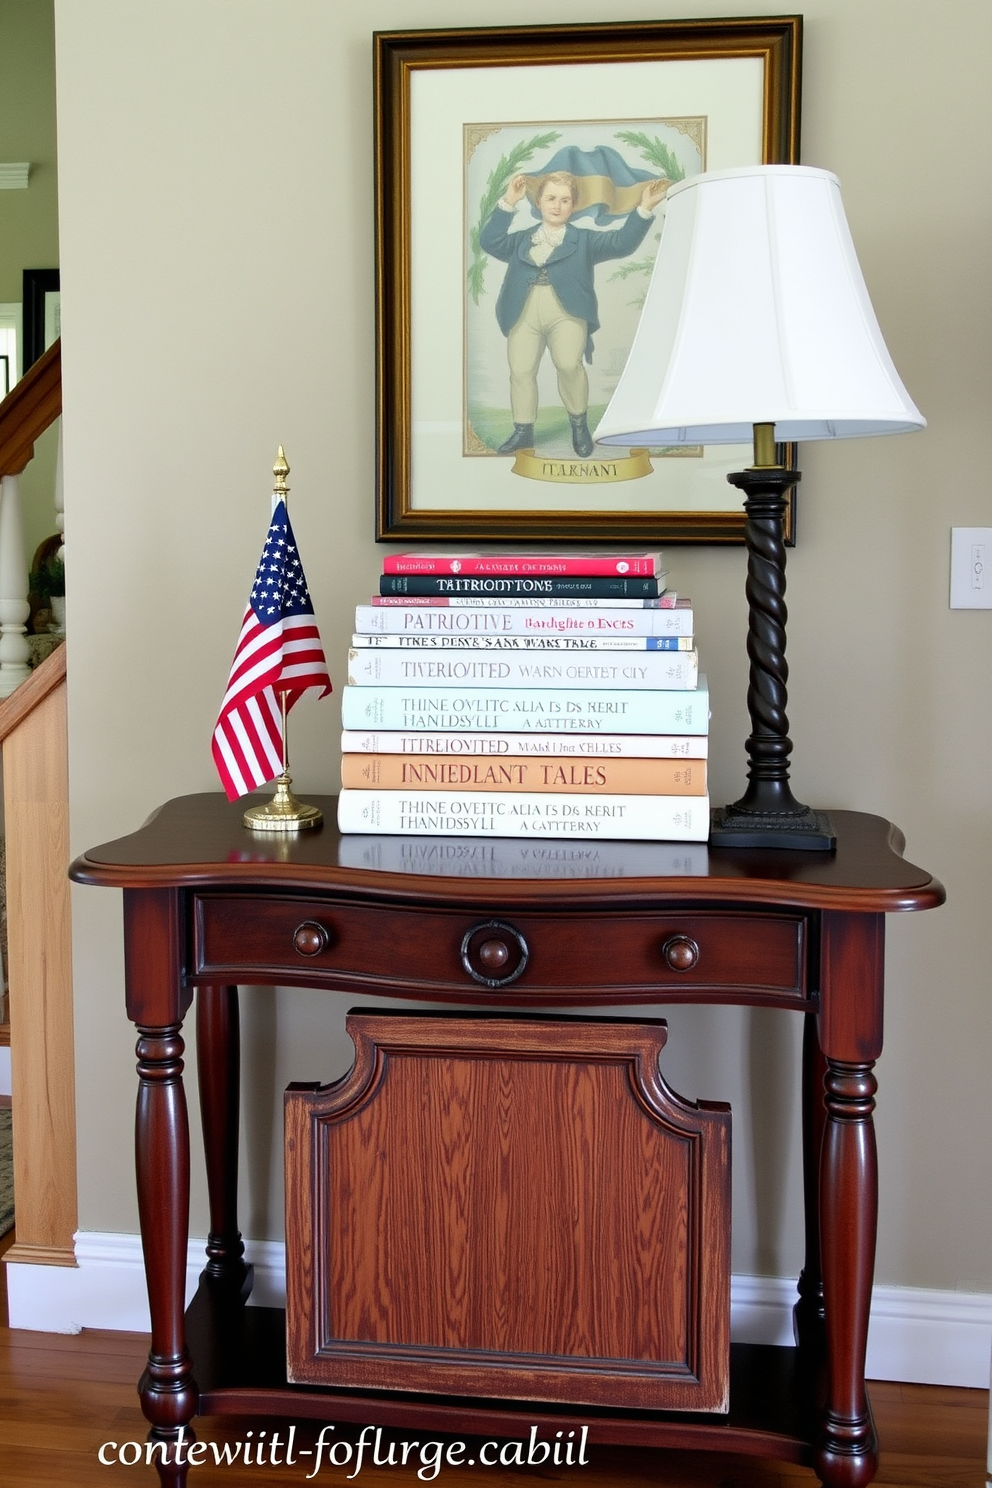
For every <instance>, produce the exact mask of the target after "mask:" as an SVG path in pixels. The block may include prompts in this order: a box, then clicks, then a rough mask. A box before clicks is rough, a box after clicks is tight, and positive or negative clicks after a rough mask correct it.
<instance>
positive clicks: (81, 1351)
mask: <svg viewBox="0 0 992 1488" xmlns="http://www.w3.org/2000/svg"><path fill="white" fill-rule="evenodd" d="M0 1269H2V1268H0ZM145 1349H146V1343H145V1340H144V1339H143V1338H142V1337H141V1336H140V1335H137V1334H133V1333H103V1332H90V1331H86V1332H84V1333H81V1334H79V1335H77V1336H75V1337H66V1336H62V1335H58V1334H50V1333H26V1332H12V1331H10V1330H9V1329H6V1328H0V1480H2V1482H3V1483H4V1484H5V1485H8V1484H9V1485H10V1488H68V1485H72V1488H91V1485H92V1488H96V1485H108V1488H112V1485H114V1484H121V1485H123V1484H126V1483H130V1484H132V1485H134V1488H138V1485H140V1484H143V1483H147V1484H148V1485H149V1488H152V1485H154V1484H155V1483H156V1482H157V1475H156V1473H155V1471H154V1469H151V1468H148V1467H145V1466H143V1465H142V1466H138V1467H126V1466H121V1465H119V1464H114V1465H111V1466H103V1465H101V1464H100V1462H99V1461H98V1459H97V1452H98V1449H99V1448H100V1446H101V1444H102V1443H104V1442H108V1441H116V1442H118V1443H122V1442H142V1441H143V1440H144V1435H145V1423H144V1420H143V1418H142V1416H141V1412H140V1410H139V1408H138V1404H137V1398H136V1395H135V1388H134V1386H135V1380H136V1379H137V1377H138V1374H139V1373H140V1371H141V1367H142V1365H143V1362H144V1356H145ZM871 1395H872V1402H873V1405H874V1409H875V1415H876V1419H877V1422H878V1429H879V1434H880V1436H881V1439H882V1442H883V1451H882V1460H881V1466H880V1470H879V1474H878V1477H877V1478H876V1480H875V1481H876V1482H877V1483H878V1484H880V1485H885V1488H985V1482H986V1479H985V1450H986V1427H987V1422H988V1392H987V1391H984V1390H951V1389H936V1388H929V1387H926V1386H922V1385H898V1384H875V1385H873V1386H872V1387H871ZM197 1429H198V1434H199V1436H200V1439H201V1440H205V1441H216V1442H218V1443H222V1442H224V1441H230V1442H232V1443H233V1442H236V1441H238V1440H239V1439H240V1440H241V1441H244V1440H254V1441H256V1442H257V1441H258V1440H259V1433H260V1432H261V1431H263V1430H268V1431H269V1432H270V1438H269V1439H270V1440H271V1431H273V1430H278V1431H279V1433H280V1435H281V1437H282V1440H283V1441H285V1437H286V1431H287V1423H286V1422H275V1421H271V1422H270V1421H259V1420H252V1421H242V1422H236V1421H230V1420H225V1421H223V1422H221V1421H201V1422H198V1423H197ZM248 1431H252V1432H253V1433H254V1437H253V1438H248V1437H247V1432H248ZM313 1431H314V1427H313V1426H312V1425H310V1426H306V1425H303V1426H301V1427H300V1434H299V1436H298V1438H297V1445H298V1446H301V1445H303V1444H304V1443H305V1441H306V1436H305V1435H304V1433H307V1432H309V1433H313ZM405 1435H406V1436H407V1437H408V1438H412V1436H413V1433H411V1432H407V1433H405ZM396 1436H397V1438H398V1439H400V1440H402V1438H403V1436H404V1433H402V1432H399V1433H396ZM388 1439H389V1438H388V1436H386V1435H385V1434H384V1437H383V1445H382V1448H381V1451H382V1455H385V1453H386V1445H385V1443H386V1442H387V1441H388ZM310 1440H311V1442H312V1435H311V1437H310ZM125 1455H127V1454H125ZM415 1455H417V1462H416V1463H414V1462H413V1461H411V1463H410V1464H409V1465H408V1466H407V1467H406V1468H403V1467H401V1466H399V1465H398V1463H397V1465H396V1466H394V1467H392V1468H390V1467H378V1468H376V1467H373V1466H371V1464H363V1466H362V1468H361V1471H360V1474H359V1476H360V1479H361V1483H362V1484H363V1485H367V1488H405V1485H411V1488H412V1485H416V1484H418V1483H420V1482H423V1481H425V1479H424V1478H418V1476H417V1468H418V1467H419V1454H415ZM397 1456H398V1453H397ZM590 1456H591V1463H590V1465H589V1466H588V1467H581V1468H579V1467H572V1468H568V1467H557V1468H556V1467H541V1468H532V1469H525V1468H499V1467H492V1468H489V1469H488V1470H487V1469H483V1468H481V1467H476V1468H475V1469H474V1470H473V1469H470V1468H468V1467H467V1466H464V1467H449V1466H445V1465H442V1466H441V1468H440V1471H439V1474H438V1476H437V1478H436V1479H435V1481H437V1482H438V1483H439V1484H440V1485H442V1488H485V1484H486V1483H488V1482H491V1481H493V1480H494V1479H497V1478H499V1479H501V1480H503V1481H504V1482H512V1481H514V1480H517V1479H520V1478H524V1477H531V1478H536V1479H538V1480H540V1481H543V1482H558V1483H562V1484H568V1483H570V1482H572V1481H574V1482H575V1483H576V1485H577V1488H578V1485H579V1484H582V1485H584V1488H640V1485H642V1484H643V1485H648V1484H651V1485H658V1484H662V1485H664V1488H802V1485H808V1488H813V1485H815V1483H816V1478H815V1476H814V1474H813V1473H812V1472H811V1471H809V1470H808V1469H805V1468H799V1467H791V1466H789V1465H787V1464H781V1463H775V1462H765V1461H747V1460H745V1459H741V1458H730V1457H723V1456H717V1455H714V1454H701V1453H690V1452H666V1453H660V1452H649V1451H640V1450H624V1449H619V1448H609V1449H606V1448H604V1449H600V1450H597V1449H595V1448H593V1449H591V1452H590ZM313 1460H314V1459H313V1458H309V1459H304V1462H303V1463H299V1462H297V1463H296V1464H295V1465H294V1466H293V1467H290V1468H287V1467H285V1466H283V1467H281V1468H276V1467H271V1466H266V1467H258V1466H256V1465H255V1462H254V1458H253V1460H252V1463H251V1465H250V1466H249V1467H246V1466H244V1465H241V1466H240V1467H237V1468H235V1469H234V1470H233V1471H232V1469H231V1468H230V1467H225V1466H223V1465H221V1466H219V1467H215V1466H202V1467H198V1468H196V1469H195V1471H194V1472H193V1473H192V1474H191V1476H190V1485H191V1488H193V1485H196V1488H222V1485H223V1488H235V1485H237V1488H242V1485H243V1484H246V1483H258V1484H263V1483H264V1484H266V1485H272V1488H290V1485H293V1488H302V1485H303V1484H304V1483H305V1482H306V1481H307V1473H308V1472H311V1471H312V1468H311V1466H310V1464H311V1463H312V1462H313ZM349 1474H350V1475H351V1481H355V1476H356V1475H355V1472H354V1459H353V1461H352V1464H351V1465H343V1466H339V1467H334V1468H331V1467H328V1465H327V1463H326V1461H325V1463H324V1464H323V1466H322V1468H321V1470H320V1471H319V1473H318V1474H317V1475H316V1476H315V1478H314V1481H315V1482H317V1481H323V1482H328V1483H334V1484H343V1483H345V1482H346V1481H348V1477H349Z"/></svg>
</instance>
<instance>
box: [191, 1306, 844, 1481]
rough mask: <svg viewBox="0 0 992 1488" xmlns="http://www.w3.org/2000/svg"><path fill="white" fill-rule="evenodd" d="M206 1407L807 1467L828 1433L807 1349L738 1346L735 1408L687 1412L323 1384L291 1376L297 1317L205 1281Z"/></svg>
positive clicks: (201, 1310)
mask: <svg viewBox="0 0 992 1488" xmlns="http://www.w3.org/2000/svg"><path fill="white" fill-rule="evenodd" d="M186 1325H187V1336H188V1342H189V1349H190V1353H191V1355H192V1358H193V1371H194V1376H195V1378H196V1381H197V1385H198V1386H199V1391H200V1414H201V1415H216V1416H226V1415H251V1416H291V1417H297V1418H300V1419H317V1420H321V1421H348V1422H356V1423H358V1422H360V1423H361V1424H363V1425H364V1424H366V1423H369V1424H372V1425H380V1426H392V1427H412V1428H415V1429H426V1430H430V1431H432V1432H435V1433H437V1432H440V1433H445V1432H447V1433H456V1434H459V1435H472V1436H477V1435H484V1436H492V1437H505V1438H510V1437H517V1436H525V1435H526V1434H527V1432H528V1431H529V1430H530V1428H531V1426H534V1425H537V1426H539V1427H541V1426H544V1427H549V1428H551V1430H552V1431H553V1430H554V1429H556V1428H560V1427H561V1426H562V1424H563V1423H575V1424H576V1425H577V1426H579V1425H581V1426H588V1428H589V1436H588V1440H589V1442H590V1443H591V1444H593V1445H595V1444H596V1443H601V1444H610V1445H619V1446H631V1447H672V1448H680V1449H683V1450H700V1451H710V1452H731V1453H745V1454H748V1455H750V1456H757V1457H772V1458H775V1459H778V1460H780V1461H785V1462H796V1463H801V1464H805V1465H808V1464H809V1463H810V1462H811V1460H812V1443H813V1441H814V1440H815V1436H816V1434H817V1413H816V1410H815V1408H814V1404H813V1401H814V1394H815V1385H816V1371H815V1370H814V1369H812V1368H808V1367H807V1366H806V1363H805V1361H804V1359H803V1357H802V1356H801V1355H800V1352H799V1350H798V1349H795V1348H778V1347H772V1346H769V1345H764V1344H746V1343H736V1344H732V1345H731V1350H730V1411H729V1413H728V1414H727V1415H725V1416H723V1415H721V1416H712V1415H709V1414H700V1415H685V1414H674V1413H657V1414H656V1413H653V1412H651V1413H649V1412H646V1411H631V1410H604V1409H601V1408H591V1407H588V1406H569V1405H556V1406H549V1405H548V1404H547V1403H543V1404H542V1403H534V1404H530V1403H528V1402H526V1401H497V1400H480V1399H474V1398H473V1399H469V1398H464V1399H463V1398H457V1397H453V1396H438V1395H426V1394H425V1395H421V1394H413V1393H400V1392H397V1391H387V1390H384V1391H381V1392H380V1391H374V1392H369V1391H364V1390H335V1389H317V1388H313V1387H308V1386H302V1385H290V1384H288V1383H287V1381H286V1319H285V1313H284V1312H283V1311H282V1310H281V1309H279V1308H270V1307H246V1306H244V1305H243V1304H242V1303H241V1302H240V1301H239V1300H236V1299H234V1298H230V1297H228V1296H225V1294H224V1292H223V1290H222V1289H219V1288H217V1289H215V1288H214V1286H212V1285H206V1284H204V1285H201V1286H200V1289H199V1291H198V1292H197V1293H196V1296H195V1297H194V1298H193V1301H192V1302H191V1304H190V1307H189V1310H188V1312H187V1315H186Z"/></svg>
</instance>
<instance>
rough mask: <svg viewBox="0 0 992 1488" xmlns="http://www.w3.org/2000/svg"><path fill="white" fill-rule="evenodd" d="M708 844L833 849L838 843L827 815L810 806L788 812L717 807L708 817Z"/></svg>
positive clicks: (803, 849)
mask: <svg viewBox="0 0 992 1488" xmlns="http://www.w3.org/2000/svg"><path fill="white" fill-rule="evenodd" d="M710 846H711V847H774V848H778V849H779V850H784V851H787V852H796V851H799V852H832V851H833V849H834V848H835V847H836V846H837V837H836V834H835V833H834V829H833V826H832V825H831V822H830V818H829V816H827V815H826V813H825V812H823V811H813V810H812V809H811V807H809V806H803V807H802V808H801V810H799V811H798V812H787V813H786V812H782V813H776V812H762V811H743V810H741V808H740V807H738V806H718V807H717V808H716V809H715V810H714V812H713V814H712V818H711V823H710Z"/></svg>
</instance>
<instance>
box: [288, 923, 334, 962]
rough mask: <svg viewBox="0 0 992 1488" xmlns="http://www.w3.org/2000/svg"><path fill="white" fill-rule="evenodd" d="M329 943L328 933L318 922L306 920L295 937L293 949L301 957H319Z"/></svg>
mask: <svg viewBox="0 0 992 1488" xmlns="http://www.w3.org/2000/svg"><path fill="white" fill-rule="evenodd" d="M329 943H330V937H329V936H328V934H327V931H326V930H325V929H324V927H323V925H319V924H318V923H317V921H316V920H304V921H303V924H302V925H300V926H299V928H298V929H297V931H296V934H295V935H294V936H293V948H294V950H296V951H298V952H299V954H300V955H301V956H319V955H320V953H321V951H326V949H327V947H328V944H329Z"/></svg>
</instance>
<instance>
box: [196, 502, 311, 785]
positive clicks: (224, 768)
mask: <svg viewBox="0 0 992 1488" xmlns="http://www.w3.org/2000/svg"><path fill="white" fill-rule="evenodd" d="M311 688H316V689H319V691H318V696H320V697H326V696H327V694H328V693H329V692H330V690H331V679H330V676H329V674H328V671H327V662H326V661H325V659H324V648H323V646H322V645H321V641H320V633H319V631H318V630H317V623H316V621H315V619H314V613H313V605H312V603H311V601H310V593H309V590H308V589H307V581H306V577H305V576H304V573H303V565H302V563H301V562H300V555H299V552H298V551H297V547H296V539H295V538H294V536H293V529H292V526H291V525H290V521H289V513H288V512H287V511H286V503H285V502H284V501H280V502H278V504H277V505H276V509H275V511H274V512H273V514H272V522H271V525H270V526H269V532H268V536H267V537H266V539H265V547H264V548H263V549H262V556H261V558H260V560H259V564H258V568H257V570H256V572H255V582H254V584H253V585H252V591H251V595H250V597H249V600H248V608H247V609H246V610H245V618H244V621H243V622H242V626H241V635H240V636H239V637H238V645H237V650H236V651H235V653H234V661H233V662H232V664H231V675H230V677H229V679H228V683H227V692H226V693H225V694H224V701H223V703H222V704H221V709H220V716H219V718H218V719H217V726H216V728H215V729H214V737H213V744H212V748H213V756H214V764H215V765H216V766H217V773H218V774H219V775H220V778H221V784H222V785H223V787H224V789H225V791H226V792H227V799H228V800H229V801H234V800H236V799H237V797H238V796H243V795H244V794H245V793H246V792H247V791H250V790H255V789H256V787H258V786H260V785H264V784H265V783H266V781H267V780H274V779H275V778H276V776H277V775H281V774H282V771H283V738H282V709H281V705H280V702H279V697H278V694H280V693H285V696H286V711H287V713H288V712H289V710H290V708H292V707H293V705H294V704H295V703H296V702H298V700H299V699H300V698H301V697H302V696H303V694H304V693H305V692H308V691H310V689H311Z"/></svg>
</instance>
